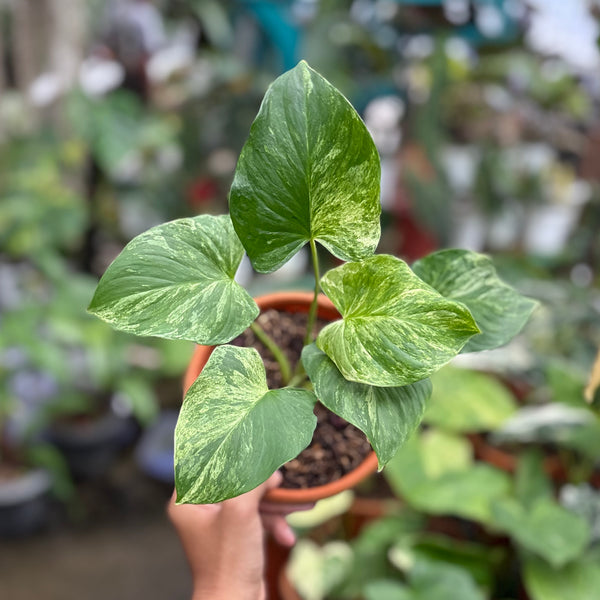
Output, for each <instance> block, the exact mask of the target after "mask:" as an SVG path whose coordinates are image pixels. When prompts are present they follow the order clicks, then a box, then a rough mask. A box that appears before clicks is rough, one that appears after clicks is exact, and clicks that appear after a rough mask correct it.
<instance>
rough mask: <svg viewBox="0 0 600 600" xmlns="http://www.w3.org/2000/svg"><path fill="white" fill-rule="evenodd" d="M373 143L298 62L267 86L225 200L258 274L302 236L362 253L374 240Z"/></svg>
mask: <svg viewBox="0 0 600 600" xmlns="http://www.w3.org/2000/svg"><path fill="white" fill-rule="evenodd" d="M379 180H380V166H379V156H378V154H377V149H376V148H375V144H374V143H373V140H372V139H371V137H370V135H369V133H368V131H367V129H366V127H365V125H364V123H363V122H362V121H361V119H360V117H359V116H358V114H357V113H356V111H355V110H354V109H353V108H352V106H351V104H350V103H349V102H348V100H347V99H346V98H344V96H343V95H342V94H341V93H340V92H339V91H338V90H336V89H335V88H334V87H333V86H332V85H331V84H330V83H329V82H328V81H327V80H325V79H324V78H323V77H322V76H321V75H319V74H318V73H316V72H315V71H313V70H312V69H311V68H310V67H309V66H308V65H307V64H306V63H305V62H304V61H302V62H300V63H299V64H298V66H296V67H295V68H294V69H292V70H291V71H288V72H287V73H285V74H283V75H282V76H281V77H279V78H278V79H277V80H276V81H275V82H274V83H273V84H272V85H271V87H270V88H269V90H268V91H267V93H266V95H265V98H264V100H263V103H262V105H261V108H260V111H259V113H258V116H257V117H256V120H255V121H254V123H253V124H252V128H251V130H250V135H249V137H248V141H247V142H246V144H245V146H244V148H243V150H242V153H241V155H240V159H239V161H238V166H237V169H236V173H235V177H234V181H233V185H232V187H231V194H230V198H229V207H230V211H231V217H232V219H233V223H234V226H235V229H236V231H237V233H238V235H239V236H240V239H241V240H242V243H243V244H244V247H245V249H246V252H247V253H248V256H249V257H250V260H251V261H252V264H253V265H254V268H255V269H256V270H257V271H260V272H271V271H274V270H275V269H277V268H279V267H280V266H281V265H282V264H284V263H285V262H286V261H287V260H288V259H289V258H291V257H292V256H293V255H294V254H295V253H296V252H298V250H299V249H300V248H301V247H302V246H304V245H305V244H306V243H307V242H309V241H310V240H316V241H318V242H320V243H321V244H322V245H323V246H325V247H326V248H327V249H328V250H329V251H330V252H332V253H333V254H334V255H335V256H337V257H338V258H341V259H343V260H360V259H362V258H365V257H367V256H370V255H371V254H373V252H374V251H375V248H376V246H377V243H378V241H379V235H380V227H379V215H380V212H381V207H380V203H379Z"/></svg>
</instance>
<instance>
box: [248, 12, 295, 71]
mask: <svg viewBox="0 0 600 600" xmlns="http://www.w3.org/2000/svg"><path fill="white" fill-rule="evenodd" d="M241 3H242V4H243V5H245V6H246V8H247V9H248V11H249V12H251V13H252V15H253V16H254V17H255V18H256V20H257V22H258V23H259V25H260V26H261V29H262V30H263V31H264V33H265V35H266V36H267V38H268V39H269V40H270V42H271V43H272V45H273V47H274V48H275V49H276V50H277V52H278V53H279V55H280V58H281V63H282V69H283V70H284V71H287V70H289V69H292V68H293V67H294V66H295V65H296V63H297V62H298V61H299V60H300V58H301V57H300V55H299V49H300V47H301V41H302V40H301V38H302V29H301V27H300V26H299V25H298V24H296V23H294V21H293V19H292V15H291V10H290V9H291V4H292V3H291V2H289V1H284V2H269V1H267V0H264V1H260V0H258V1H257V0H242V2H241Z"/></svg>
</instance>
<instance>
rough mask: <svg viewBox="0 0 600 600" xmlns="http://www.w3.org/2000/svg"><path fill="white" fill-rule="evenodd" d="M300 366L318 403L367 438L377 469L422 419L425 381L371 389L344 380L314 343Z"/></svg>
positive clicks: (426, 389)
mask: <svg viewBox="0 0 600 600" xmlns="http://www.w3.org/2000/svg"><path fill="white" fill-rule="evenodd" d="M302 364H303V365H304V368H305V370H306V372H307V374H308V376H309V377H310V380H311V381H312V383H313V385H314V388H315V393H316V395H317V398H319V400H320V401H321V403H322V404H324V405H325V406H326V407H327V408H328V409H329V410H331V411H332V412H334V413H336V414H337V415H339V416H340V417H342V418H343V419H345V420H346V421H348V422H349V423H352V425H354V426H355V427H358V428H359V429H360V430H361V431H362V432H363V433H364V434H365V435H366V436H367V438H368V440H369V442H370V443H371V445H372V446H373V449H374V450H375V452H376V454H377V458H378V459H379V468H380V469H382V468H383V467H384V466H385V464H386V463H387V462H388V461H389V460H390V459H391V458H392V457H393V456H394V455H395V454H396V452H397V451H398V449H399V448H400V447H401V446H402V444H404V442H405V441H406V440H407V439H408V438H409V437H410V436H411V435H412V433H413V432H414V431H415V429H416V428H417V427H418V425H419V423H420V422H421V419H422V418H423V413H424V411H425V402H426V400H427V398H429V396H430V394H431V382H430V381H429V380H428V379H425V380H423V381H417V382H416V383H413V384H410V385H405V386H401V387H375V386H372V385H367V384H364V383H355V382H352V381H348V380H346V379H344V376H343V375H342V374H341V373H340V371H339V370H338V368H337V367H336V366H335V364H334V362H333V361H332V360H331V359H330V358H329V357H328V356H327V355H326V354H325V353H324V352H321V350H319V349H318V348H317V347H316V346H315V344H311V345H310V346H306V347H305V348H304V350H303V351H302Z"/></svg>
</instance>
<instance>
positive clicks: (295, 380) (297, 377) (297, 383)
mask: <svg viewBox="0 0 600 600" xmlns="http://www.w3.org/2000/svg"><path fill="white" fill-rule="evenodd" d="M296 370H297V369H296ZM302 371H304V369H302ZM307 380H308V377H307V375H306V373H304V372H302V373H294V376H293V377H292V378H291V379H290V381H289V383H288V385H289V386H290V387H302V385H303V384H304V383H305V382H306V381H307Z"/></svg>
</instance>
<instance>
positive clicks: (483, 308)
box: [413, 249, 537, 352]
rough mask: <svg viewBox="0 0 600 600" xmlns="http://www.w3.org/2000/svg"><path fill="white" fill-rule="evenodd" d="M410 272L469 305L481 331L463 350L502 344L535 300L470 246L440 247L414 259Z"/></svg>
mask: <svg viewBox="0 0 600 600" xmlns="http://www.w3.org/2000/svg"><path fill="white" fill-rule="evenodd" d="M413 270H414V272H415V273H416V274H417V275H418V276H419V277H420V278H421V279H422V280H423V281H425V282H427V283H428V284H429V285H430V286H432V287H434V288H435V289H436V290H437V291H438V292H439V293H440V294H441V295H442V296H444V297H445V298H449V299H451V300H456V301H457V302H462V303H463V304H464V305H465V306H467V307H468V308H469V310H470V311H471V313H472V314H473V317H474V318H475V322H476V323H477V325H478V326H479V329H481V333H480V334H478V335H476V336H474V337H473V338H472V339H471V340H469V342H468V343H467V344H466V346H465V347H464V349H463V352H475V351H478V350H491V349H492V348H497V347H499V346H502V345H503V344H506V343H507V342H508V341H510V340H511V339H512V338H513V337H514V336H515V335H516V334H517V333H519V331H521V329H522V328H523V326H524V325H525V323H526V322H527V320H528V319H529V317H530V315H531V313H532V312H533V309H534V308H535V307H536V306H537V302H536V301H535V300H531V299H530V298H526V297H524V296H522V295H521V294H520V293H519V292H518V291H517V290H515V289H514V288H513V287H511V286H510V285H508V284H507V283H505V282H504V281H502V280H501V279H500V278H499V277H498V274H497V273H496V269H495V267H494V264H493V263H492V260H491V259H490V258H489V257H488V256H485V255H483V254H478V253H477V252H472V251H470V250H458V249H451V250H441V251H440V252H435V253H433V254H430V255H429V256H426V257H425V258H422V259H421V260H418V261H417V262H416V263H415V264H414V265H413Z"/></svg>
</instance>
